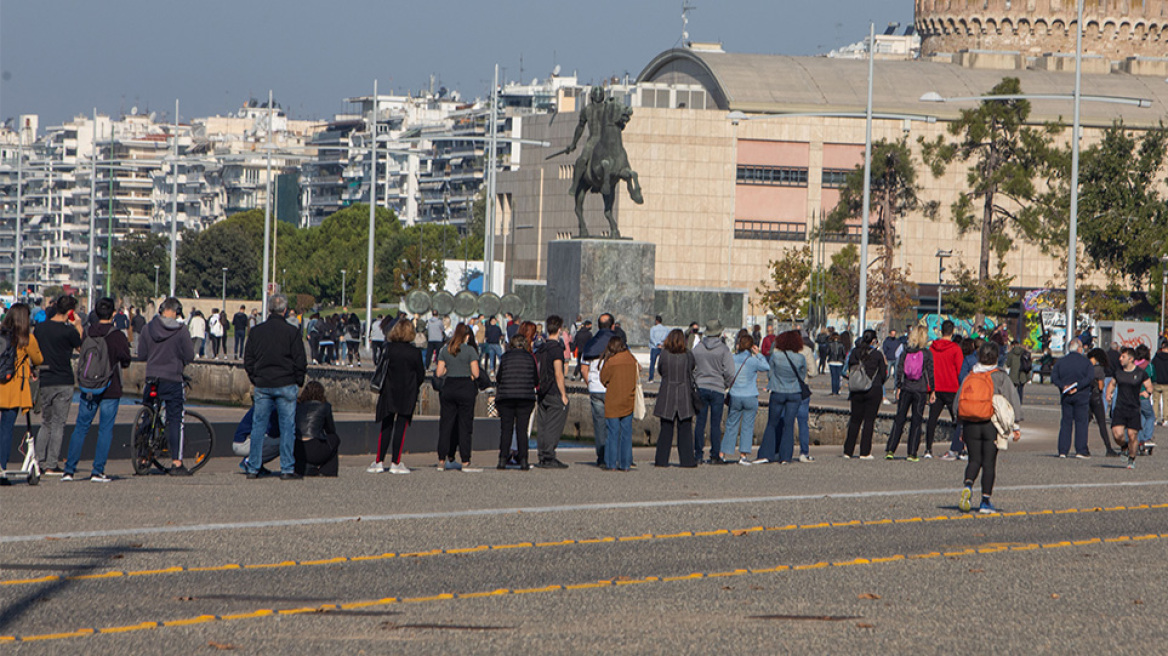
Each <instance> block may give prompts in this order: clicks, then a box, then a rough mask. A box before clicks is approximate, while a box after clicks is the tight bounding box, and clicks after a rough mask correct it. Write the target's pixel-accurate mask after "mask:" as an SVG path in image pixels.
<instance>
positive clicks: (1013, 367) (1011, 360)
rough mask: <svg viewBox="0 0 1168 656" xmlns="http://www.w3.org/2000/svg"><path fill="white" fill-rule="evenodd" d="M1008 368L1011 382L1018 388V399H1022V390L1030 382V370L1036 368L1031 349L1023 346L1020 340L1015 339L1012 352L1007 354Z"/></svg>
mask: <svg viewBox="0 0 1168 656" xmlns="http://www.w3.org/2000/svg"><path fill="white" fill-rule="evenodd" d="M1006 369H1007V370H1009V372H1010V382H1012V383H1014V387H1016V388H1017V389H1018V400H1019V401H1021V400H1022V390H1023V389H1024V388H1025V387H1026V383H1028V382H1030V372H1031V371H1033V370H1034V360H1033V358H1032V356H1031V355H1030V349H1028V348H1026V347H1025V346H1022V343H1021V342H1019V341H1018V340H1014V345H1013V347H1012V348H1010V354H1009V355H1007V356H1006Z"/></svg>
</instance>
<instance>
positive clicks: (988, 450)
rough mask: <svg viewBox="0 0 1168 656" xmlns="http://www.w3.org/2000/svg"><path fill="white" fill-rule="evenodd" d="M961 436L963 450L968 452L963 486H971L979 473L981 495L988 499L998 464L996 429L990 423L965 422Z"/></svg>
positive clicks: (992, 423) (991, 492) (992, 488)
mask: <svg viewBox="0 0 1168 656" xmlns="http://www.w3.org/2000/svg"><path fill="white" fill-rule="evenodd" d="M962 424H963V425H964V426H965V428H964V429H963V433H962V435H963V436H964V438H965V448H966V449H967V450H968V451H969V463H968V464H966V465H965V484H966V485H969V486H972V485H973V482H974V481H976V480H977V474H978V472H979V471H980V472H981V494H982V496H983V497H988V496H989V495H991V494H993V492H994V476H995V474H996V471H995V470H996V469H997V463H998V445H997V444H995V440H997V439H998V429H996V428H994V422H992V421H966V422H962Z"/></svg>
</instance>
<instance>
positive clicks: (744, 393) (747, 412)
mask: <svg viewBox="0 0 1168 656" xmlns="http://www.w3.org/2000/svg"><path fill="white" fill-rule="evenodd" d="M734 346H735V350H736V351H737V352H736V353H735V354H734V380H733V381H731V385H730V408H729V412H728V413H727V416H726V436H725V437H723V438H722V449H721V450H722V456H723V458H725V459H726V460H729V459H730V458H731V457H732V456H731V454H733V453H734V452H735V451H737V452H738V464H740V465H749V464H751V462H750V455H751V454H752V453H753V452H754V420H755V417H757V416H758V375H759V374H760V373H763V372H767V371H770V370H771V366H770V365H769V364H767V361H766V358H764V357H762V353H761V352H760V349H759V347H758V345H757V344H755V343H754V338H752V337H751V336H749V335H743V336H741V337H739V338H738V343H737V344H735V345H734Z"/></svg>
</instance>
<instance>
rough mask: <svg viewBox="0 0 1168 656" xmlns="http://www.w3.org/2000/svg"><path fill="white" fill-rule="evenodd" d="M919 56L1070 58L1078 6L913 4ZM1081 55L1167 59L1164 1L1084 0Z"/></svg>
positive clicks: (1061, 2) (986, 1) (1063, 0)
mask: <svg viewBox="0 0 1168 656" xmlns="http://www.w3.org/2000/svg"><path fill="white" fill-rule="evenodd" d="M915 1H916V28H917V32H918V33H919V34H920V35H921V54H922V55H931V54H934V53H945V52H949V53H955V52H958V51H961V50H1007V51H1018V52H1020V53H1021V54H1022V55H1029V56H1034V55H1044V54H1048V53H1055V54H1059V53H1061V54H1074V52H1075V23H1076V22H1077V20H1078V3H1077V0H915ZM1083 22H1084V24H1085V25H1086V32H1085V33H1084V34H1083V49H1084V51H1085V52H1087V53H1090V54H1093V55H1100V56H1102V57H1104V58H1106V59H1109V60H1112V61H1120V60H1124V59H1127V58H1129V57H1168V0H1086V4H1085V5H1084V15H1083Z"/></svg>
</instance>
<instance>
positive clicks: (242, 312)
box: [224, 305, 316, 360]
mask: <svg viewBox="0 0 1168 656" xmlns="http://www.w3.org/2000/svg"><path fill="white" fill-rule="evenodd" d="M246 310H247V306H244V305H241V306H239V311H238V312H236V313H235V316H234V317H231V327H232V328H234V329H235V359H236V360H238V359H240V358H242V357H243V347H244V345H245V344H247V323H248V321H247V312H246ZM224 350H226V349H224ZM313 359H314V360H315V359H316V358H315V357H314V358H313Z"/></svg>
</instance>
